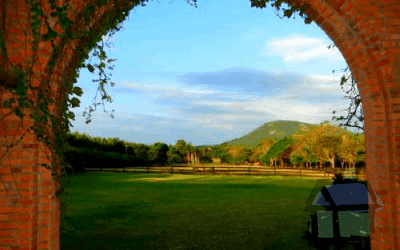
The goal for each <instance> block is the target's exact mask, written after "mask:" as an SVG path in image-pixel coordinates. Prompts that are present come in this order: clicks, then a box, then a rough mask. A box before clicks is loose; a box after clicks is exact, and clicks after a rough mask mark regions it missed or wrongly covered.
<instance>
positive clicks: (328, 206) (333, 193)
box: [304, 182, 383, 212]
mask: <svg viewBox="0 0 400 250" xmlns="http://www.w3.org/2000/svg"><path fill="white" fill-rule="evenodd" d="M321 183H322V182H320V183H319V184H321ZM318 186H320V185H318V183H317V184H316V186H315V187H314V189H313V192H311V194H310V196H309V198H308V200H307V203H306V206H305V209H304V210H305V211H306V212H315V211H320V210H336V211H353V212H368V211H369V209H374V210H381V209H382V208H383V203H382V201H381V199H379V197H377V196H376V194H375V192H374V190H373V189H372V187H371V186H370V185H369V183H367V182H365V183H340V184H332V185H326V186H323V187H322V188H321V189H320V190H319V191H318ZM368 190H370V191H369V192H368ZM316 191H318V192H316Z"/></svg>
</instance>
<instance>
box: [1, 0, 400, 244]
mask: <svg viewBox="0 0 400 250" xmlns="http://www.w3.org/2000/svg"><path fill="white" fill-rule="evenodd" d="M93 1H94V0H88V1H82V0H71V1H70V10H69V18H71V19H72V20H74V21H76V23H75V25H76V26H75V28H76V30H77V31H78V32H79V31H80V30H82V21H81V20H82V16H81V11H82V9H83V7H84V6H85V5H87V4H89V3H90V2H93ZM47 2H48V1H42V3H43V4H45V3H47ZM115 2H117V4H118V6H124V5H125V4H127V3H126V1H125V0H116V1H115ZM291 2H294V3H300V2H308V3H310V4H311V7H312V8H311V9H310V12H309V13H310V15H311V16H312V17H313V20H314V21H315V22H316V23H317V24H318V25H319V26H320V27H321V29H322V30H324V31H325V32H326V34H327V35H328V36H329V37H330V38H331V39H332V40H333V41H334V42H335V44H336V45H337V46H338V48H339V49H340V51H341V52H342V54H343V56H344V57H345V59H346V61H347V63H348V64H349V65H350V68H351V70H352V72H353V74H354V77H355V79H356V80H357V83H358V86H359V90H360V94H361V97H362V102H363V105H364V110H365V128H366V132H365V136H366V142H367V178H368V180H369V182H370V183H371V185H372V187H373V188H374V189H375V192H376V193H377V194H378V196H379V197H380V198H381V200H382V201H383V203H384V209H383V210H382V211H378V212H377V213H376V214H375V216H376V221H377V224H376V225H375V228H374V229H375V230H374V232H373V233H372V238H373V239H372V249H400V246H399V237H398V236H397V237H395V236H396V235H399V227H400V215H399V214H400V204H399V203H400V201H399V199H396V198H397V197H398V196H399V195H400V191H399V190H400V184H399V182H400V4H399V2H398V0H307V1H304V0H291ZM48 7H49V6H43V9H44V12H45V13H46V14H48ZM249 8H250V3H249ZM28 11H29V8H27V6H26V4H25V1H24V0H8V1H1V2H0V29H1V31H2V33H3V35H4V40H5V42H6V48H7V54H8V63H4V62H3V61H2V60H1V59H2V58H3V55H2V54H0V69H4V70H5V71H7V70H10V68H11V66H12V65H19V66H21V67H22V68H24V67H27V66H28V65H29V63H31V62H32V61H33V63H34V64H33V76H32V78H30V80H29V82H28V84H29V85H30V86H32V87H37V86H40V85H41V84H43V82H44V80H46V79H51V86H52V89H53V91H52V93H53V95H52V96H51V98H53V99H56V100H59V102H58V104H57V105H58V106H57V105H56V106H52V107H51V108H50V109H49V110H50V112H52V113H53V114H56V115H60V109H59V105H60V103H62V99H63V98H64V97H65V90H63V89H62V88H61V87H62V83H63V82H62V79H65V78H66V77H67V76H68V75H70V74H71V69H73V68H74V67H75V64H74V63H75V62H76V54H75V51H77V50H78V49H79V47H80V46H81V45H82V41H80V40H79V39H75V40H71V41H70V42H68V43H67V45H66V46H65V47H64V48H63V50H64V51H65V52H66V53H64V54H63V56H62V57H61V58H60V59H59V60H58V61H57V62H56V66H55V68H54V69H53V70H52V71H51V72H46V71H45V68H46V65H47V63H48V62H49V60H50V56H51V55H52V53H53V50H52V47H51V46H50V44H49V43H48V42H47V43H46V42H41V43H39V50H38V57H37V58H36V59H34V58H33V57H32V55H33V53H32V46H31V43H32V35H31V33H30V29H29V25H30V20H29V15H28V14H27V13H28ZM113 11H115V8H114V7H113V5H112V3H110V4H107V5H106V6H103V7H102V8H98V9H97V10H96V11H95V13H94V14H93V18H92V22H91V27H90V28H91V29H92V30H93V31H95V32H96V31H99V30H100V27H101V25H102V22H103V19H102V16H103V15H104V14H105V13H107V12H113ZM78 37H79V36H78ZM57 42H59V41H57ZM3 78H4V77H3ZM0 80H2V76H1V74H0ZM29 94H32V95H35V92H33V91H31V92H30V93H29ZM12 95H13V94H12V93H10V92H7V91H6V90H5V89H4V88H2V86H1V85H0V104H1V103H3V102H4V101H5V100H6V99H8V98H10V96H12ZM10 110H11V109H10V108H4V107H0V181H1V182H0V250H3V249H59V235H60V231H59V226H60V219H59V218H60V216H59V199H58V198H57V197H56V196H55V192H56V189H57V185H58V183H56V181H54V180H53V179H52V177H51V173H50V171H49V170H47V169H46V168H44V167H41V166H38V163H40V162H41V163H46V162H47V163H52V164H53V165H55V166H57V165H58V164H59V160H58V157H57V156H56V155H55V154H54V153H52V149H51V148H48V147H47V146H46V145H45V144H43V143H40V142H38V141H37V140H36V138H35V136H34V135H33V134H32V132H31V131H28V128H29V127H30V126H32V125H33V120H32V119H31V118H29V114H30V112H31V110H29V109H24V110H23V113H24V115H25V116H24V118H23V119H22V120H20V119H19V118H18V117H17V116H15V115H9V113H10ZM49 128H50V124H48V132H49V137H50V138H53V136H52V135H51V133H50V130H49ZM22 135H24V137H23V139H22V140H21V141H20V142H18V143H16V145H15V146H13V147H11V148H7V147H6V146H5V144H10V143H11V142H13V141H18V139H19V138H20V137H21V136H22ZM46 156H50V159H48V158H46Z"/></svg>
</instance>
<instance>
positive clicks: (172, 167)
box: [171, 166, 174, 174]
mask: <svg viewBox="0 0 400 250" xmlns="http://www.w3.org/2000/svg"><path fill="white" fill-rule="evenodd" d="M173 172H174V166H171V174H172V173H173Z"/></svg>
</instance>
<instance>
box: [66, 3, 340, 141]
mask: <svg viewBox="0 0 400 250" xmlns="http://www.w3.org/2000/svg"><path fill="white" fill-rule="evenodd" d="M123 25H124V30H122V31H120V32H119V33H116V34H115V35H114V36H113V37H112V38H111V39H110V41H111V42H112V43H113V47H112V48H111V49H110V51H109V52H108V57H109V58H115V59H117V61H116V62H115V69H114V71H113V82H115V86H114V87H106V90H107V92H108V94H109V95H110V96H111V97H112V99H113V102H112V103H108V102H106V103H105V109H106V110H112V109H114V111H115V112H114V119H112V118H111V117H110V116H109V115H107V114H105V113H104V112H103V107H102V106H99V107H98V108H97V111H96V112H95V113H94V114H93V115H92V122H91V123H89V124H85V122H84V121H85V119H84V117H83V116H82V113H83V111H84V110H85V108H86V107H88V106H89V105H90V103H91V102H92V100H93V98H94V96H95V95H96V89H97V84H96V83H92V82H91V80H92V79H93V77H94V75H92V74H90V73H89V72H88V71H87V70H86V69H82V70H81V73H80V77H79V79H78V83H77V84H76V85H77V86H79V87H81V88H82V89H83V92H84V94H83V95H82V97H81V98H80V100H81V106H80V107H79V108H75V109H72V111H73V112H75V114H76V119H75V121H72V122H71V123H72V125H73V126H74V127H72V128H71V131H79V132H80V133H87V134H89V135H91V136H101V137H118V138H120V139H122V140H126V141H130V142H136V143H147V144H152V143H155V142H159V141H160V142H165V143H167V144H170V143H172V144H175V142H176V141H177V140H179V139H184V140H185V141H187V142H191V143H192V144H193V145H209V144H219V143H222V142H224V141H227V140H231V139H234V138H238V137H241V136H243V135H245V134H247V133H249V132H251V131H253V130H254V129H256V128H257V127H259V126H261V125H262V124H264V123H267V122H270V121H274V120H295V121H300V122H306V123H320V122H322V121H324V120H330V119H331V117H332V110H337V111H340V110H343V109H346V108H347V105H348V101H347V100H345V99H344V92H343V91H342V90H341V89H340V85H339V82H340V77H341V74H340V70H341V69H344V68H345V67H346V62H345V60H344V59H343V57H342V55H341V53H340V52H339V50H337V49H334V50H332V49H330V50H328V49H327V46H328V45H330V44H331V43H332V41H331V39H330V38H329V37H328V36H327V35H326V34H325V32H324V31H322V30H321V29H320V28H319V27H318V26H317V25H316V24H315V23H312V24H310V25H305V24H304V22H303V19H302V18H300V17H298V16H296V19H293V18H291V19H286V18H285V19H280V18H279V17H278V16H276V11H275V10H274V9H273V8H271V7H270V6H268V7H267V8H266V9H257V8H251V7H250V1H248V0H234V1H228V0H213V1H210V0H201V1H199V2H198V8H197V9H196V8H195V7H194V6H190V5H189V4H187V3H186V1H182V0H173V1H151V2H148V3H147V6H145V7H137V8H135V9H134V10H132V11H131V14H130V15H129V19H127V20H126V21H125V22H124V24H123ZM332 70H336V72H335V73H332ZM99 97H101V96H100V93H99V94H98V99H97V100H98V101H100V100H101V99H100V98H99ZM341 113H342V114H345V111H343V112H341Z"/></svg>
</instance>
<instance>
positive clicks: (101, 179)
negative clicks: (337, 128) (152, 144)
mask: <svg viewBox="0 0 400 250" xmlns="http://www.w3.org/2000/svg"><path fill="white" fill-rule="evenodd" d="M63 181H64V183H65V190H66V193H65V194H63V195H62V197H61V200H62V204H64V205H65V207H64V208H63V210H64V215H63V216H62V232H61V250H70V249H82V250H88V249H93V250H102V249H104V250H106V249H107V250H118V249H163V250H164V249H165V250H167V249H210V250H211V249H212V250H214V249H215V250H217V249H228V250H229V249H240V250H243V249H303V250H307V249H314V248H312V247H310V246H309V245H308V244H307V241H306V240H305V239H303V238H302V237H304V232H305V231H306V230H307V220H308V219H309V217H308V215H307V213H306V212H304V211H303V209H304V205H305V203H306V200H307V198H308V196H309V194H310V192H311V190H312V188H313V187H314V185H315V183H316V179H311V178H298V177H279V176H277V177H274V176H270V177H269V176H268V177H261V176H211V175H210V176H200V175H178V174H177V175H156V174H130V173H125V174H123V173H83V174H78V175H72V176H69V180H67V179H63Z"/></svg>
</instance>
